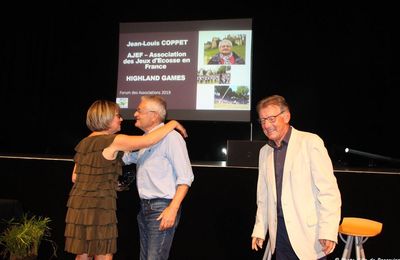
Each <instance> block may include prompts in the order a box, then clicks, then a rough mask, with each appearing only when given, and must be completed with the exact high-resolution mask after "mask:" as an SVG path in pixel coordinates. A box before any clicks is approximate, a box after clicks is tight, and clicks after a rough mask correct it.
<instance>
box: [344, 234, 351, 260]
mask: <svg viewBox="0 0 400 260" xmlns="http://www.w3.org/2000/svg"><path fill="white" fill-rule="evenodd" d="M353 240H354V237H353V236H347V240H346V245H345V246H344V250H343V254H342V260H346V259H350V256H351V249H352V248H353Z"/></svg>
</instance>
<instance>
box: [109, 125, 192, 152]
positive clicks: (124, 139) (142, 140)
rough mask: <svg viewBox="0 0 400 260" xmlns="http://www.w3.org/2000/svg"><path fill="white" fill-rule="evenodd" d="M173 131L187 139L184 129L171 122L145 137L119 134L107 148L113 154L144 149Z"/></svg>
mask: <svg viewBox="0 0 400 260" xmlns="http://www.w3.org/2000/svg"><path fill="white" fill-rule="evenodd" d="M174 129H176V130H178V131H179V132H181V134H182V135H183V136H184V137H187V133H186V130H185V128H184V127H183V126H182V125H181V124H180V123H179V122H178V121H175V120H171V121H169V122H168V123H166V124H165V125H164V126H162V127H160V128H157V129H156V130H154V131H151V132H150V133H148V134H147V135H143V136H135V135H123V134H119V135H117V136H116V137H115V139H114V142H113V143H112V144H111V145H110V146H109V147H108V148H110V149H112V150H113V152H118V151H132V150H138V149H142V148H146V147H149V146H152V145H154V144H156V143H158V142H159V141H161V139H163V138H164V137H165V136H166V135H167V134H168V133H169V132H171V131H172V130H174ZM108 148H107V149H108Z"/></svg>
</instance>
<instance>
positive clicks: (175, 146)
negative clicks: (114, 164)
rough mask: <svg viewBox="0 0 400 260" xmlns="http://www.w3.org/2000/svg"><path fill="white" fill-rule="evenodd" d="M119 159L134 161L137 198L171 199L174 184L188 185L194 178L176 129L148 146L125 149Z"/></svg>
mask: <svg viewBox="0 0 400 260" xmlns="http://www.w3.org/2000/svg"><path fill="white" fill-rule="evenodd" d="M163 125H164V124H163V123H162V124H160V125H159V126H157V127H156V128H158V127H161V126H163ZM156 128H154V129H156ZM123 161H124V163H125V164H132V163H136V185H137V188H138V192H139V196H140V198H141V199H155V198H165V199H172V198H173V197H174V196H175V192H176V187H177V185H179V184H186V185H188V186H190V185H191V184H192V182H193V179H194V175H193V171H192V166H191V163H190V160H189V155H188V152H187V148H186V142H185V140H184V139H183V137H182V136H181V135H180V134H179V133H178V132H176V131H172V132H170V133H169V134H168V135H167V136H166V137H165V138H164V139H162V140H161V141H160V142H158V143H157V144H155V145H153V146H151V147H148V148H145V149H141V150H139V151H136V152H130V153H125V154H124V156H123Z"/></svg>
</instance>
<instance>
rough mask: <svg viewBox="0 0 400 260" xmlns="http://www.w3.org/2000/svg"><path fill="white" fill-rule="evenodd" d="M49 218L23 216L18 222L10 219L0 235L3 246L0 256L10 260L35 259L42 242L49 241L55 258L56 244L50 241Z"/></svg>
mask: <svg viewBox="0 0 400 260" xmlns="http://www.w3.org/2000/svg"><path fill="white" fill-rule="evenodd" d="M50 221H51V220H50V218H48V217H40V216H39V217H38V216H32V217H28V216H27V215H26V214H24V215H23V216H22V217H21V219H20V220H15V219H11V220H10V221H8V222H7V227H6V228H5V230H4V231H3V232H2V233H1V235H0V244H1V245H2V246H3V251H2V253H1V254H2V255H3V256H4V257H6V256H7V255H9V256H10V260H17V259H24V260H28V259H36V258H37V255H38V251H39V246H40V244H41V242H42V241H49V242H50V243H51V246H52V248H53V256H56V251H57V248H56V244H55V242H54V241H52V240H50V235H51V234H50V227H49V223H50Z"/></svg>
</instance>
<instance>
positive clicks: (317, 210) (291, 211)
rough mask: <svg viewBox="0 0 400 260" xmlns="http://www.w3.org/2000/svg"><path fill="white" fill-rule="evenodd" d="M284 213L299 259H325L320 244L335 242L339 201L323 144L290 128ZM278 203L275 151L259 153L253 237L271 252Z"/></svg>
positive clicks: (274, 242)
mask: <svg viewBox="0 0 400 260" xmlns="http://www.w3.org/2000/svg"><path fill="white" fill-rule="evenodd" d="M281 201H282V211H283V215H284V218H285V224H286V229H287V232H288V235H289V239H290V243H291V245H292V247H293V250H294V251H295V252H296V255H297V256H298V257H299V258H300V259H306V260H309V259H318V258H321V257H323V256H325V254H324V253H323V251H322V246H321V244H320V243H319V239H328V240H332V241H335V242H336V243H337V237H338V228H339V222H340V217H341V216H340V214H341V212H340V207H341V198H340V191H339V188H338V186H337V182H336V178H335V176H334V174H333V167H332V162H331V159H330V158H329V155H328V152H327V150H326V148H325V146H324V143H323V141H322V139H321V138H320V137H319V136H317V135H315V134H312V133H308V132H302V131H298V130H296V129H294V128H293V127H292V133H291V136H290V139H289V144H288V148H287V152H286V159H285V165H284V169H283V179H282V196H281ZM276 207H277V198H276V184H275V169H274V149H273V148H272V147H270V146H269V145H268V144H267V145H265V146H264V147H262V148H261V150H260V155H259V175H258V184H257V215H256V221H255V224H254V229H253V233H252V237H258V238H262V239H266V235H267V232H268V231H269V239H270V241H271V250H272V252H274V251H275V246H276V232H277V212H276Z"/></svg>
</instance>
